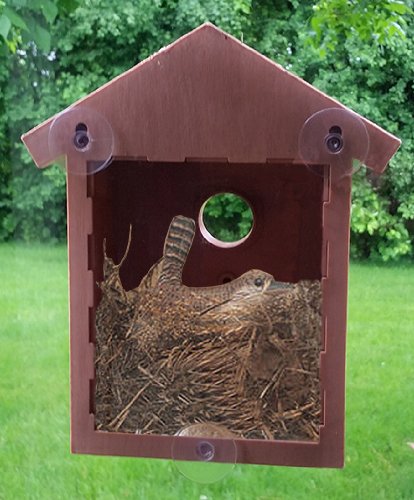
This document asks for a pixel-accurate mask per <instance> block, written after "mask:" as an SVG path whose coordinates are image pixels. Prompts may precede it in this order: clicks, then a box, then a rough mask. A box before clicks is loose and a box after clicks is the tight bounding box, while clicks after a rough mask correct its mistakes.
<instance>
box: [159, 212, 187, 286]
mask: <svg viewBox="0 0 414 500" xmlns="http://www.w3.org/2000/svg"><path fill="white" fill-rule="evenodd" d="M194 233H195V222H194V220H193V219H190V218H188V217H184V216H183V215H177V216H176V217H174V218H173V220H172V221H171V224H170V227H169V229H168V233H167V237H166V238H165V243H164V256H163V266H162V271H161V275H160V280H159V282H160V283H168V282H178V283H179V284H181V281H182V279H181V277H182V272H183V268H184V264H185V262H186V260H187V256H188V253H189V252H190V248H191V245H192V243H193V238H194Z"/></svg>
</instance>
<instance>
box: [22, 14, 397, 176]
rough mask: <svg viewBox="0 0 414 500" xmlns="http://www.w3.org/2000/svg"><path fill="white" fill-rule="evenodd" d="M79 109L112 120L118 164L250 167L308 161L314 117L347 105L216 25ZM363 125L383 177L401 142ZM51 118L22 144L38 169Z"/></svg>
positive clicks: (45, 156) (47, 156)
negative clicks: (302, 155) (143, 161)
mask: <svg viewBox="0 0 414 500" xmlns="http://www.w3.org/2000/svg"><path fill="white" fill-rule="evenodd" d="M73 106H87V107H88V108H92V109H94V110H97V111H99V113H100V114H102V115H103V116H105V117H106V118H107V120H108V121H109V123H110V124H111V126H112V129H113V132H114V138H115V146H114V156H115V157H131V158H134V157H140V158H143V157H144V158H147V159H148V160H150V161H184V160H185V159H207V158H209V159H212V158H220V159H227V160H228V161H230V162H249V163H250V162H251V163H254V162H265V161H267V160H269V159H296V160H297V159H299V154H298V137H299V133H300V130H301V128H302V126H303V123H304V122H305V120H306V119H307V118H308V117H309V116H311V115H312V114H313V113H315V112H317V111H319V110H322V109H324V108H329V107H341V108H345V107H344V106H343V105H342V104H340V103H338V102H337V101H335V100H334V99H331V98H330V97H328V96H326V95H325V94H323V93H322V92H320V91H318V90H317V89H315V88H314V87H312V86H311V85H309V84H308V83H306V82H305V81H303V80H301V79H300V78H298V77H297V76H295V75H292V74H291V73H289V72H288V71H286V70H285V69H283V68H282V67H281V66H279V65H278V64H276V63H274V62H273V61H271V60H270V59H268V58H266V57H264V56H262V55H261V54H259V53H258V52H256V51H255V50H253V49H251V48H249V47H248V46H246V45H244V44H243V43H241V42H240V41H239V40H237V39H235V38H233V37H232V36H230V35H228V34H227V33H225V32H223V31H221V30H220V29H218V28H216V27H215V26H213V25H212V24H210V23H206V24H203V25H202V26H200V27H199V28H197V29H195V30H194V31H192V32H190V33H188V34H187V35H185V36H183V37H182V38H180V39H179V40H177V41H176V42H174V43H173V44H171V45H169V46H168V47H166V48H164V49H162V50H160V51H159V52H157V53H156V54H154V55H153V56H151V57H149V58H148V59H146V60H145V61H142V62H141V63H139V64H138V65H137V66H135V67H133V68H132V69H130V70H129V71H126V72H125V73H123V74H122V75H120V76H118V77H117V78H115V79H114V80H112V81H110V82H109V83H107V84H106V85H104V86H102V87H100V88H99V89H98V90H96V91H95V92H93V93H91V94H90V95H88V96H87V97H85V98H83V99H81V100H80V101H78V102H76V103H75V104H74V105H73ZM345 109H346V108H345ZM360 118H361V119H362V120H363V122H364V124H365V125H366V128H367V131H368V134H369V144H370V147H369V152H368V157H367V158H366V160H365V164H366V165H367V166H369V167H370V168H372V169H374V170H375V171H377V172H382V171H383V170H384V169H385V168H386V166H387V164H388V162H389V160H390V158H391V157H392V156H393V154H394V153H395V152H396V150H397V149H398V147H399V145H400V140H399V139H398V138H396V137H394V136H393V135H391V134H389V133H387V132H386V131H384V130H382V129H381V128H379V127H378V126H376V125H375V124H373V123H372V122H370V121H369V120H367V119H365V118H363V117H360ZM52 120H53V117H52V118H50V119H49V120H47V121H45V122H44V123H42V124H41V125H39V126H38V127H36V128H34V129H33V130H31V131H30V132H28V133H26V134H25V135H23V137H22V140H23V141H24V143H25V144H26V146H27V148H28V150H29V152H30V154H31V155H32V157H33V159H34V161H35V163H36V165H37V166H38V167H45V166H47V165H48V164H50V163H51V162H53V160H54V158H53V157H52V154H51V153H50V152H49V147H48V137H49V128H50V124H51V123H52Z"/></svg>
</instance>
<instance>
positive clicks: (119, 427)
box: [95, 254, 321, 441]
mask: <svg viewBox="0 0 414 500" xmlns="http://www.w3.org/2000/svg"><path fill="white" fill-rule="evenodd" d="M121 265H122V262H121V263H120V264H118V265H115V264H114V262H113V261H112V259H110V258H109V257H107V256H106V254H105V255H104V280H103V282H102V283H101V290H102V299H101V302H100V304H99V306H98V309H97V314H96V330H97V335H96V358H95V368H96V393H95V421H96V427H97V429H98V430H101V431H103V430H104V431H109V432H115V431H116V432H129V433H136V434H167V435H175V434H177V433H178V432H180V431H181V430H182V429H183V428H185V427H187V426H189V425H192V424H203V423H206V424H214V425H219V426H222V427H223V428H224V429H227V430H228V431H229V432H231V433H232V435H234V436H235V437H238V438H247V439H278V440H308V441H309V440H310V441H315V440H318V438H319V426H320V412H321V403H320V381H319V354H320V331H321V315H320V304H321V291H320V282H319V281H301V282H299V283H297V284H291V285H286V287H285V288H283V287H282V289H281V290H279V291H278V293H273V292H272V291H271V290H270V288H269V289H268V290H264V291H263V292H262V293H261V294H256V295H254V294H245V295H243V296H241V295H240V294H239V295H237V294H234V292H232V293H233V295H232V297H231V298H230V299H229V300H227V301H226V302H225V303H224V304H223V301H221V302H220V303H219V304H218V303H215V305H214V306H212V307H209V308H207V309H206V308H205V307H204V306H203V307H201V309H200V307H199V308H198V309H197V308H196V310H197V311H198V313H197V315H196V314H195V313H194V314H195V315H194V317H192V318H190V320H188V321H187V320H186V321H184V322H183V323H179V322H178V323H177V321H178V320H177V317H178V316H177V314H176V315H173V320H172V321H171V322H170V324H169V323H168V314H170V311H172V309H173V308H175V309H174V310H175V311H176V307H175V306H174V304H173V303H171V301H170V302H169V303H168V304H167V306H166V307H165V308H164V309H162V308H161V306H158V308H155V309H154V304H158V302H154V301H155V300H156V298H158V297H159V296H160V290H163V289H162V287H159V286H158V281H157V279H155V278H154V269H155V270H156V269H157V266H155V267H154V268H153V269H152V270H151V271H150V272H149V273H148V275H147V279H146V281H145V283H144V282H142V283H141V285H140V287H138V288H137V289H136V290H132V291H126V290H124V288H123V286H122V283H121V280H120V277H119V269H120V266H121ZM160 265H162V263H161V264H158V267H159V266H160ZM161 281H162V280H161ZM255 283H257V278H256V280H255ZM180 286H181V288H180ZM180 286H179V285H177V284H176V283H175V284H174V285H173V289H171V290H173V291H175V292H174V293H175V294H176V296H177V297H179V296H180V295H179V294H180V293H181V290H183V289H184V288H186V287H183V285H180ZM223 286H226V285H223ZM235 286H236V285H234V287H235ZM217 288H219V287H217ZM186 290H190V291H191V290H192V291H195V292H194V293H196V292H197V289H186ZM200 290H203V289H200ZM232 290H234V288H233V289H232ZM184 291H185V290H184ZM174 293H173V292H170V293H169V294H168V295H169V296H172V295H174ZM183 293H184V292H183ZM185 293H187V291H185ZM191 293H193V292H191ZM161 296H162V293H161ZM148 297H150V299H148ZM188 297H190V299H189V298H188ZM188 297H186V299H185V300H184V301H181V302H180V301H178V302H177V301H176V302H175V305H176V304H177V303H180V304H182V303H184V304H185V306H186V307H185V309H186V310H187V311H188V310H190V311H191V310H192V309H191V307H189V303H190V302H191V300H192V299H191V297H193V296H192V295H191V296H188ZM234 297H236V298H234ZM177 300H178V299H177ZM209 300H210V299H209ZM197 303H199V302H197ZM151 310H152V313H151V314H149V311H151ZM201 310H202V312H200V311H201ZM179 311H180V314H181V315H182V314H184V312H183V311H184V309H183V311H182V312H181V310H179ZM205 311H207V313H205ZM171 314H172V313H171ZM180 317H181V316H180ZM142 318H146V322H144V320H143V319H142ZM145 325H150V326H151V329H149V328H146V327H145ZM171 325H173V326H171ZM177 328H178V330H179V334H178V335H176V334H175V333H176V330H177Z"/></svg>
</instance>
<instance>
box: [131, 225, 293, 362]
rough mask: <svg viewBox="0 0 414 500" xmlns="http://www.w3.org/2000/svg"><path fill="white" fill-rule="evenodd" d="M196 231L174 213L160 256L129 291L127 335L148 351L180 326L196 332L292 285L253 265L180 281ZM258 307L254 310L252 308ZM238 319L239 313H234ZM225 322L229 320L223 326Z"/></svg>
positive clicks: (173, 336) (173, 338)
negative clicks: (203, 282)
mask: <svg viewBox="0 0 414 500" xmlns="http://www.w3.org/2000/svg"><path fill="white" fill-rule="evenodd" d="M194 233H195V222H194V221H193V220H192V219H190V218H187V217H184V216H177V217H174V219H173V220H172V222H171V224H170V227H169V229H168V233H167V237H166V239H165V244H164V252H163V257H162V258H161V260H160V261H159V262H158V263H156V264H155V265H154V266H153V267H152V268H151V269H150V271H149V272H148V274H147V275H146V276H145V277H144V279H143V280H142V281H141V283H140V284H139V286H138V287H137V288H135V289H133V290H131V291H129V292H127V294H128V298H129V302H132V303H134V304H135V314H134V318H133V321H132V326H131V328H130V331H129V332H128V336H131V337H132V338H135V339H136V340H137V342H138V344H139V345H140V347H141V348H142V349H145V350H146V351H147V352H148V353H151V351H152V350H153V349H155V348H161V347H171V346H172V345H174V344H175V343H176V342H177V341H179V340H180V337H181V336H182V334H183V332H185V334H186V336H188V334H190V333H191V334H193V335H195V336H196V335H197V334H198V333H200V332H206V331H208V330H209V327H212V326H213V324H220V323H222V322H226V321H227V323H228V320H229V319H230V318H231V317H234V314H231V313H232V311H233V312H234V310H235V309H240V310H243V315H244V316H245V315H246V312H248V313H249V314H250V315H254V314H259V313H260V311H256V310H257V309H261V308H262V305H261V297H263V296H264V295H266V294H268V293H269V292H272V294H275V293H276V294H277V295H280V294H284V293H286V291H288V290H290V289H292V287H293V285H291V284H287V283H282V282H277V281H275V279H274V278H273V276H271V275H270V274H268V273H266V272H264V271H260V270H257V269H254V270H250V271H248V272H246V273H245V274H243V275H242V276H240V277H239V278H237V279H235V280H233V281H231V282H229V283H226V284H223V285H218V286H211V287H188V286H185V285H183V283H182V271H183V268H184V265H185V262H186V259H187V256H188V253H189V251H190V248H191V245H192V241H193V238H194ZM255 311H256V313H255ZM234 319H235V320H236V321H237V318H234ZM226 327H227V326H226Z"/></svg>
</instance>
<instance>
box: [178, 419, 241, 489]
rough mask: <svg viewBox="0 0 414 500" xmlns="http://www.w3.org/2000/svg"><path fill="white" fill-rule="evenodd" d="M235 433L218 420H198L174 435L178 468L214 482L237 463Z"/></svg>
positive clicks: (187, 474)
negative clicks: (201, 421) (209, 421)
mask: <svg viewBox="0 0 414 500" xmlns="http://www.w3.org/2000/svg"><path fill="white" fill-rule="evenodd" d="M234 437H235V436H234V434H232V433H231V432H230V431H228V430H227V429H225V428H224V427H221V426H219V425H216V424H208V423H203V424H194V425H189V426H187V427H185V428H184V429H182V430H181V431H180V432H179V433H178V434H177V435H176V436H175V438H174V441H173V445H172V450H171V457H172V458H173V460H174V464H175V466H176V468H177V469H178V471H179V472H180V473H181V474H182V475H183V476H185V477H186V478H187V479H190V480H192V481H195V482H197V483H206V484H207V483H214V482H216V481H219V480H221V479H223V478H224V477H226V476H227V475H229V474H230V473H231V472H232V471H233V469H234V466H235V464H236V458H237V451H236V444H235V442H234V439H233V438H234Z"/></svg>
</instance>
